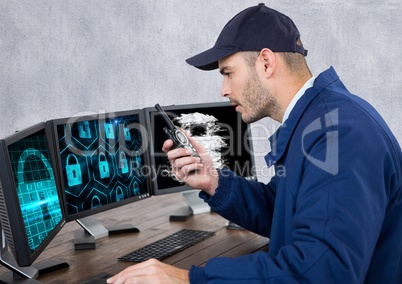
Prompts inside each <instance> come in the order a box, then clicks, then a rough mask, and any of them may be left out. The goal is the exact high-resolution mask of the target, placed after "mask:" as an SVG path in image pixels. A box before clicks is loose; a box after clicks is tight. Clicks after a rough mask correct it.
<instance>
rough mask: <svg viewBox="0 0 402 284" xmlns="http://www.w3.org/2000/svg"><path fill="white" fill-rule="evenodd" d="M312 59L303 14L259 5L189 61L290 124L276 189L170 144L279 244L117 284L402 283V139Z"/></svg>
mask: <svg viewBox="0 0 402 284" xmlns="http://www.w3.org/2000/svg"><path fill="white" fill-rule="evenodd" d="M306 55H307V50H305V49H304V47H303V45H302V44H301V41H300V35H299V32H298V30H297V28H296V26H295V25H294V23H293V22H292V20H291V19H289V18H288V17H287V16H285V15H283V14H281V13H279V12H277V11H275V10H272V9H270V8H268V7H266V6H265V5H264V4H259V5H258V6H254V7H250V8H248V9H246V10H244V11H242V12H240V13H239V14H238V15H236V16H235V17H234V18H233V19H232V20H231V21H229V22H228V24H227V25H226V26H225V27H224V28H223V30H222V32H221V34H220V36H219V38H218V40H217V42H216V44H215V46H214V47H213V48H211V49H209V50H207V51H205V52H203V53H200V54H198V55H196V56H194V57H192V58H190V59H188V60H187V62H188V63H189V64H191V65H193V66H195V67H197V68H199V69H202V70H213V69H216V68H219V70H220V72H221V73H222V75H223V85H222V93H221V95H222V96H224V97H226V98H228V99H229V100H230V101H231V103H232V104H233V105H234V106H236V110H237V111H239V112H241V115H242V118H243V120H244V121H245V122H247V123H251V122H254V121H257V120H259V119H261V118H263V117H266V116H268V117H271V118H273V119H275V120H277V121H279V122H281V123H282V125H281V127H280V128H279V130H278V131H277V132H276V133H275V134H274V135H273V136H272V137H270V142H271V149H272V150H271V152H270V153H268V155H267V156H266V157H265V159H266V162H267V164H268V166H272V165H273V166H275V169H279V167H280V168H281V174H279V172H278V171H276V175H275V176H274V177H273V178H272V180H271V181H270V182H269V183H268V184H267V185H264V184H262V183H258V182H255V181H247V180H245V179H243V178H241V177H238V176H236V175H235V174H234V173H232V172H231V171H229V170H226V169H222V170H217V169H214V168H213V167H212V161H211V159H210V157H209V156H208V154H206V153H205V149H204V148H203V147H202V146H201V145H199V144H197V143H196V142H195V141H192V140H191V139H190V141H191V142H192V143H193V146H194V147H195V149H196V150H197V152H198V154H199V156H200V157H195V156H192V155H191V151H188V150H186V149H175V150H171V149H170V148H171V147H172V141H171V140H168V141H166V142H165V144H164V147H163V150H164V151H165V152H167V153H168V158H169V160H170V162H171V164H172V166H173V169H174V172H175V174H176V176H177V177H178V178H179V179H181V180H182V181H183V182H185V183H186V184H188V185H190V186H192V187H195V188H201V189H203V192H202V193H201V194H200V197H201V198H203V199H204V200H205V201H206V202H208V203H209V205H210V206H211V208H212V209H213V210H214V211H216V212H217V213H219V214H221V215H222V216H223V217H225V218H227V219H229V220H231V221H233V222H235V223H237V224H239V225H241V226H243V227H245V228H247V229H249V230H252V231H254V232H256V233H258V234H261V235H263V236H267V237H269V238H270V245H269V251H268V252H257V253H254V254H251V255H245V256H242V257H239V258H234V259H231V258H215V259H211V260H209V261H208V262H207V263H206V265H205V267H192V268H191V269H190V271H189V272H188V271H185V270H181V269H177V268H174V267H172V266H169V265H166V264H163V263H161V262H158V261H155V260H152V261H148V262H144V263H141V264H139V265H135V266H131V267H129V268H127V269H126V270H124V271H122V272H121V273H120V274H118V275H116V276H115V277H113V278H112V279H111V280H110V281H109V282H108V283H137V282H136V281H138V283H142V282H141V281H142V280H144V281H147V280H149V281H150V282H152V281H154V282H152V283H157V280H159V281H160V283H188V282H190V283H402V205H401V202H402V194H401V191H402V153H401V149H400V146H399V145H398V142H397V141H396V139H395V137H394V136H393V134H392V133H391V131H390V129H389V128H388V127H387V125H386V123H385V122H384V120H383V119H382V118H381V117H380V115H379V114H378V113H377V112H376V111H375V110H374V108H373V107H372V106H370V105H369V104H368V103H367V102H365V101H364V100H362V99H360V98H358V97H356V96H354V95H352V94H350V93H349V91H348V90H347V89H346V88H345V86H344V85H343V84H342V82H341V81H340V80H339V78H338V76H337V74H336V72H335V70H334V69H333V68H332V67H331V68H330V69H328V70H326V71H324V72H323V73H321V74H320V75H318V76H317V77H313V76H312V75H311V73H310V71H309V68H308V67H307V64H306V62H305V58H304V57H305V56H306ZM112 280H113V281H112ZM125 281H127V282H125ZM130 281H133V282H130ZM169 281H170V282H169Z"/></svg>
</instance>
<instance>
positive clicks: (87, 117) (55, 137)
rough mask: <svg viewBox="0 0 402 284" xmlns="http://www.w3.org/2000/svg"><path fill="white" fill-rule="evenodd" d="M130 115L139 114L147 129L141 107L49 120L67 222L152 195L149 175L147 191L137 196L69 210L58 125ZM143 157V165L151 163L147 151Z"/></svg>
mask: <svg viewBox="0 0 402 284" xmlns="http://www.w3.org/2000/svg"><path fill="white" fill-rule="evenodd" d="M129 115H138V124H139V125H140V126H142V127H143V129H144V131H146V128H145V124H144V115H143V112H142V111H141V110H140V109H134V110H125V111H118V112H105V113H93V114H87V115H83V116H71V117H65V118H59V119H54V120H50V121H48V122H47V127H48V128H49V129H50V131H51V132H52V135H53V141H54V148H55V151H54V153H53V155H52V160H53V161H54V163H55V165H56V167H57V169H58V170H57V173H58V179H59V184H60V192H61V196H62V208H63V212H64V216H65V219H66V222H70V221H76V220H78V219H82V218H85V217H89V216H93V215H95V214H98V213H101V212H104V211H107V210H110V209H113V208H117V207H121V206H123V205H126V204H130V203H134V202H137V201H140V200H143V199H145V198H149V197H151V195H152V190H151V187H150V180H149V177H148V176H146V177H145V182H144V184H145V185H146V187H147V193H144V194H141V195H137V196H132V197H129V198H125V199H123V200H121V201H119V202H112V203H108V204H105V205H102V206H99V207H96V208H92V209H89V210H85V211H81V212H77V213H75V214H70V213H69V212H68V206H67V197H66V194H65V190H66V187H65V184H64V181H63V180H64V177H63V173H62V172H63V169H62V161H61V157H60V155H59V153H60V147H59V143H58V132H57V126H58V125H61V124H66V123H67V122H68V121H69V120H71V119H73V120H74V122H82V121H88V120H98V119H105V118H113V117H120V116H129ZM141 135H142V143H143V145H144V143H147V141H146V140H145V139H144V137H145V138H148V136H147V134H143V133H142V134H141ZM144 140H145V141H144ZM142 158H143V163H142V164H143V165H148V163H149V156H148V153H147V151H144V152H143V154H142Z"/></svg>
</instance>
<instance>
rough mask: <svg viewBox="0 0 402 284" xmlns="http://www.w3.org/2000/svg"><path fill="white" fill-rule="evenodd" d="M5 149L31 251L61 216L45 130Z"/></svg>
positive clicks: (39, 243)
mask: <svg viewBox="0 0 402 284" xmlns="http://www.w3.org/2000/svg"><path fill="white" fill-rule="evenodd" d="M8 152H9V156H10V161H11V164H12V170H13V175H14V179H15V181H16V188H17V193H18V199H19V204H20V209H21V214H22V218H23V220H24V226H25V232H26V236H27V240H28V244H29V249H30V251H31V252H33V251H35V250H36V249H37V248H38V247H39V246H40V245H41V244H42V242H43V241H44V240H45V239H46V237H47V236H48V235H49V234H50V233H51V232H52V230H53V229H54V228H55V227H56V226H57V225H58V224H59V222H60V221H61V220H62V218H63V216H62V210H61V206H60V200H59V197H58V193H57V188H56V182H55V177H54V173H53V169H52V167H51V165H50V162H49V150H48V144H47V141H46V136H45V133H44V131H39V132H37V133H35V134H33V135H31V136H28V137H26V138H24V139H22V140H19V141H17V142H15V143H13V144H11V145H9V146H8Z"/></svg>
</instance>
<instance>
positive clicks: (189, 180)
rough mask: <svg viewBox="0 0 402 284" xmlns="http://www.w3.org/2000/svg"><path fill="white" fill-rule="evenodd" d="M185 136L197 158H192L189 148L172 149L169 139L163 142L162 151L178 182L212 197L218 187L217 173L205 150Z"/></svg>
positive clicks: (171, 142)
mask: <svg viewBox="0 0 402 284" xmlns="http://www.w3.org/2000/svg"><path fill="white" fill-rule="evenodd" d="M183 132H184V131H183ZM186 136H187V138H188V140H189V142H190V144H191V145H192V146H193V147H194V149H195V150H196V151H197V153H198V156H193V155H192V153H193V151H192V150H191V149H189V148H176V149H172V146H173V141H172V140H171V139H168V140H166V141H165V143H164V144H163V147H162V150H163V151H164V152H165V153H167V156H168V159H169V162H170V164H171V165H172V171H173V173H174V174H175V175H176V177H177V178H178V179H179V180H181V181H182V182H184V183H186V184H187V185H188V186H190V187H192V188H195V189H201V190H204V191H205V192H206V193H208V194H209V195H213V194H214V193H215V190H216V188H217V187H218V171H217V170H216V169H215V168H214V165H213V161H212V159H211V156H210V155H209V153H208V152H207V151H206V149H205V148H204V147H203V146H202V145H201V144H199V143H197V142H196V141H195V140H194V139H192V138H191V137H189V136H188V135H187V133H186Z"/></svg>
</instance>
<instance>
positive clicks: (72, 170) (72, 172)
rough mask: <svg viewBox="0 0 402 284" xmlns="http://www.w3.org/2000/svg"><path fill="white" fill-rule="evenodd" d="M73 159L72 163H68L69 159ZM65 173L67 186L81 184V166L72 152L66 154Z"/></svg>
mask: <svg viewBox="0 0 402 284" xmlns="http://www.w3.org/2000/svg"><path fill="white" fill-rule="evenodd" d="M71 160H74V162H75V163H74V164H70V161H71ZM66 175H67V183H68V186H75V185H79V184H82V173H81V166H80V164H79V162H78V159H77V157H76V156H75V155H74V154H68V156H67V159H66Z"/></svg>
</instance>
